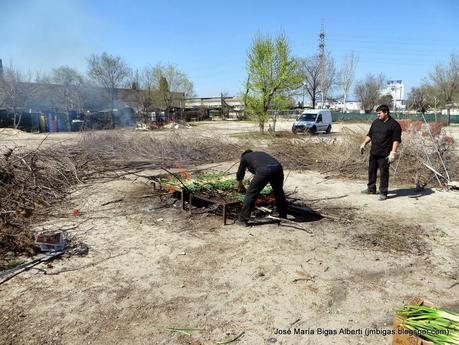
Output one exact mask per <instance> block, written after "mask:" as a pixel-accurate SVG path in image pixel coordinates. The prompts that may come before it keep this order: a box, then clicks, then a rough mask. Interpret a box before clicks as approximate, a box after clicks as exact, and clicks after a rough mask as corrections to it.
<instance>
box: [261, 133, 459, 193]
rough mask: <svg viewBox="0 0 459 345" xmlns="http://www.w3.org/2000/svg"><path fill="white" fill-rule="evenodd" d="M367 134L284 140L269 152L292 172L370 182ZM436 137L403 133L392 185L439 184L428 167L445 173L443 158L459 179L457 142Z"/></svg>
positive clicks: (440, 136) (275, 143) (454, 176)
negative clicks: (361, 149) (363, 145)
mask: <svg viewBox="0 0 459 345" xmlns="http://www.w3.org/2000/svg"><path fill="white" fill-rule="evenodd" d="M366 133H367V132H366V131H365V130H364V129H361V130H351V129H344V130H343V133H342V134H343V135H342V136H340V137H334V138H324V137H314V136H312V137H310V136H308V137H304V138H303V139H292V140H285V139H280V140H274V141H273V143H272V145H270V148H269V149H270V152H272V153H273V154H274V155H275V156H276V157H278V158H279V159H280V160H281V161H282V163H283V164H284V166H286V167H287V168H290V169H300V170H301V169H309V170H318V171H320V172H322V173H327V174H330V175H336V176H341V177H347V178H359V179H366V177H367V171H368V155H369V148H367V150H366V152H365V154H364V155H361V154H360V152H359V147H360V144H361V143H362V142H363V140H364V138H365V135H366ZM434 134H436V135H435V136H434V141H432V140H431V138H430V135H429V134H428V132H427V129H425V128H424V130H407V131H406V132H404V133H403V136H402V145H401V147H400V149H399V155H398V158H397V160H396V161H395V162H394V163H393V164H392V165H391V181H393V182H395V183H414V184H415V185H416V186H420V187H425V186H426V185H427V184H429V183H431V182H438V181H437V180H436V178H435V174H434V173H433V171H432V170H431V169H429V168H428V167H426V164H427V165H429V166H431V167H432V168H434V169H435V170H436V171H437V172H443V171H444V169H443V163H442V162H441V160H440V158H439V155H440V156H441V157H442V160H443V162H444V164H445V166H446V168H447V170H448V172H449V175H450V177H451V179H453V178H456V179H457V178H458V177H459V164H458V162H457V156H455V153H454V149H455V143H454V140H453V138H451V137H448V136H447V135H445V132H444V130H440V131H438V129H436V132H435V133H434ZM437 148H438V151H439V154H438V153H437ZM427 156H428V157H429V158H427ZM441 182H442V183H443V182H444V181H443V180H442V181H441ZM437 186H438V183H437Z"/></svg>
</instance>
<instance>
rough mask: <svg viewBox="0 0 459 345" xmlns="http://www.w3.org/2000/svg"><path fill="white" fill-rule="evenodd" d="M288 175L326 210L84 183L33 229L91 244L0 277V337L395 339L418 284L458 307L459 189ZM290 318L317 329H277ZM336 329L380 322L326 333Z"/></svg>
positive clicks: (120, 183) (61, 340)
mask: <svg viewBox="0 0 459 345" xmlns="http://www.w3.org/2000/svg"><path fill="white" fill-rule="evenodd" d="M285 125H286V126H287V124H285ZM212 126H214V127H217V128H220V127H218V125H214V124H212V123H210V124H202V128H206V129H207V130H208V131H213V132H214V133H221V134H217V135H222V134H230V133H233V132H240V131H244V130H245V131H250V130H252V129H251V128H253V125H251V124H248V123H247V124H244V123H237V124H236V125H234V126H235V127H237V128H233V127H230V128H229V129H228V128H226V126H228V125H227V124H225V126H222V127H225V128H223V129H221V132H216V128H213V127H212ZM244 126H246V127H244ZM352 126H353V125H352ZM242 127H244V128H242ZM336 127H338V126H336ZM241 128H242V129H241ZM338 128H339V127H338ZM254 129H255V128H254ZM336 131H339V130H338V129H336ZM453 131H456V128H453ZM455 133H456V132H455ZM21 135H22V134H21ZM25 136H28V134H25ZM21 140H22V139H21ZM24 142H26V141H24ZM232 164H234V162H227V163H225V164H220V165H219V167H218V168H219V169H225V170H226V168H229V167H230V166H231V165H232ZM233 171H234V168H233ZM149 173H153V172H149ZM287 174H288V178H287V181H286V186H285V188H286V190H287V191H289V192H293V191H295V194H294V196H295V197H298V198H301V199H302V200H304V202H305V203H306V204H307V205H308V206H310V207H311V208H313V209H314V210H317V211H319V212H321V213H322V214H323V215H324V216H325V217H324V218H323V219H321V220H316V221H311V222H304V223H301V224H297V225H295V226H293V225H291V224H284V225H280V226H279V225H277V224H266V223H265V224H261V225H255V226H252V227H249V228H241V227H239V226H236V225H227V226H223V225H222V224H221V219H219V218H218V217H217V216H215V215H209V214H207V213H205V212H203V210H194V214H193V215H192V216H190V215H189V213H187V212H184V211H182V210H180V209H179V207H177V206H178V204H177V203H174V199H172V198H171V197H170V196H167V195H164V194H162V193H159V192H154V191H153V190H152V187H151V185H149V184H148V181H147V180H145V179H142V178H134V177H131V176H126V177H123V178H120V179H118V180H109V181H104V180H100V181H94V182H93V183H91V184H87V185H81V186H76V187H75V188H74V190H73V191H72V193H71V194H70V195H69V197H68V198H67V200H66V201H65V202H63V203H62V204H60V205H57V206H55V207H53V208H52V209H50V210H46V213H43V214H42V215H41V216H37V220H36V223H35V226H34V230H35V231H42V230H61V229H63V230H66V233H67V236H68V238H69V239H71V240H72V242H73V244H76V243H84V244H85V245H87V246H88V248H89V251H88V253H87V255H84V256H78V255H72V256H65V257H63V258H62V259H59V260H55V261H53V262H51V263H50V264H48V265H46V264H43V265H40V266H37V268H39V270H38V269H32V270H30V271H27V272H24V273H22V274H20V275H18V276H16V277H15V278H13V279H11V280H10V281H8V282H6V283H5V284H2V285H0V343H1V344H193V345H198V344H217V342H219V341H220V342H222V341H225V340H230V339H233V338H235V337H236V336H237V335H239V334H240V333H241V332H244V334H243V336H242V337H240V338H239V340H238V341H235V342H233V343H231V344H294V345H295V344H310V345H313V344H314V345H316V344H317V345H321V344H324V345H325V344H343V345H346V344H353V345H355V344H361V345H364V344H370V345H371V344H375V345H376V344H391V336H384V335H382V334H381V333H383V332H385V331H388V330H390V329H392V319H393V315H394V310H395V308H397V307H399V306H402V305H403V304H405V303H408V302H409V301H410V300H411V298H413V297H414V296H422V297H424V298H427V299H429V300H431V301H433V302H435V303H436V304H438V305H440V306H446V307H449V308H451V309H452V310H456V311H457V310H459V284H457V282H458V281H459V275H458V272H459V216H458V215H459V192H454V191H449V192H448V191H442V190H438V189H426V190H424V191H423V192H422V193H416V192H415V191H414V190H413V188H412V186H393V187H392V189H391V192H390V194H389V199H388V200H387V201H385V202H379V201H377V196H374V195H362V194H360V190H361V189H363V188H364V187H365V181H349V180H341V179H335V178H330V177H328V176H325V175H322V174H320V173H318V172H315V171H303V172H298V171H292V172H287ZM111 201H116V202H113V203H109V204H107V205H105V206H104V204H106V203H108V202H111ZM74 207H77V208H79V209H80V210H81V215H80V216H79V217H74V216H72V215H71V210H72V208H74ZM168 327H180V328H190V327H194V328H196V329H197V330H195V331H193V332H192V335H191V336H188V335H184V334H180V333H177V332H175V333H173V332H169V331H168V330H167V329H166V328H168ZM295 328H296V329H302V330H304V331H305V330H309V331H311V330H314V333H315V334H309V335H304V334H303V335H294V334H290V335H289V334H287V335H279V334H276V330H277V329H281V330H289V329H290V331H291V332H292V333H293V332H294V329H295ZM319 329H321V330H323V332H322V334H318V330H319ZM340 329H348V330H354V331H362V332H365V330H366V329H367V330H375V329H378V330H379V333H380V334H377V335H369V336H365V335H339V334H338V335H333V334H329V335H325V334H323V333H329V332H333V331H337V332H339V330H340Z"/></svg>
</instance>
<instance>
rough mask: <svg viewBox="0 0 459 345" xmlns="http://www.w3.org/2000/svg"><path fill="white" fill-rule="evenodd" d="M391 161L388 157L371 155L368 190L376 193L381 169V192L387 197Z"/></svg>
mask: <svg viewBox="0 0 459 345" xmlns="http://www.w3.org/2000/svg"><path fill="white" fill-rule="evenodd" d="M389 165H390V164H389V161H388V160H387V157H384V156H377V155H370V164H369V165H368V190H369V191H372V192H376V179H377V173H378V169H379V175H380V176H379V192H380V193H381V194H384V195H387V190H388V188H389Z"/></svg>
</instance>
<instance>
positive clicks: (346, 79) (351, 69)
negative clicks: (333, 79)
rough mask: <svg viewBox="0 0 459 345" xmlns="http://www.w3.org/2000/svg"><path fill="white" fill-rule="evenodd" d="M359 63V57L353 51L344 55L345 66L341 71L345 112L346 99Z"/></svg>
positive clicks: (344, 110) (344, 109) (344, 108)
mask: <svg viewBox="0 0 459 345" xmlns="http://www.w3.org/2000/svg"><path fill="white" fill-rule="evenodd" d="M358 63H359V57H358V56H357V55H356V54H355V53H354V52H353V51H352V52H350V53H349V54H347V55H346V56H345V57H344V60H343V66H342V67H341V71H340V77H341V78H340V79H341V88H342V90H343V98H344V99H343V102H344V107H343V112H346V100H347V97H348V95H349V91H350V90H351V87H352V84H353V82H354V74H355V69H356V67H357V64H358Z"/></svg>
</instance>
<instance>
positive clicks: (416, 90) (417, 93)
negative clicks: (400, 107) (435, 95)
mask: <svg viewBox="0 0 459 345" xmlns="http://www.w3.org/2000/svg"><path fill="white" fill-rule="evenodd" d="M429 89H430V87H429V86H428V85H422V86H421V87H413V88H411V91H410V93H409V94H408V97H407V107H408V109H410V110H416V111H421V112H424V111H426V110H427V109H429V108H430V107H432V106H433V105H434V104H435V103H434V100H432V99H431V97H430V93H431V90H429Z"/></svg>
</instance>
